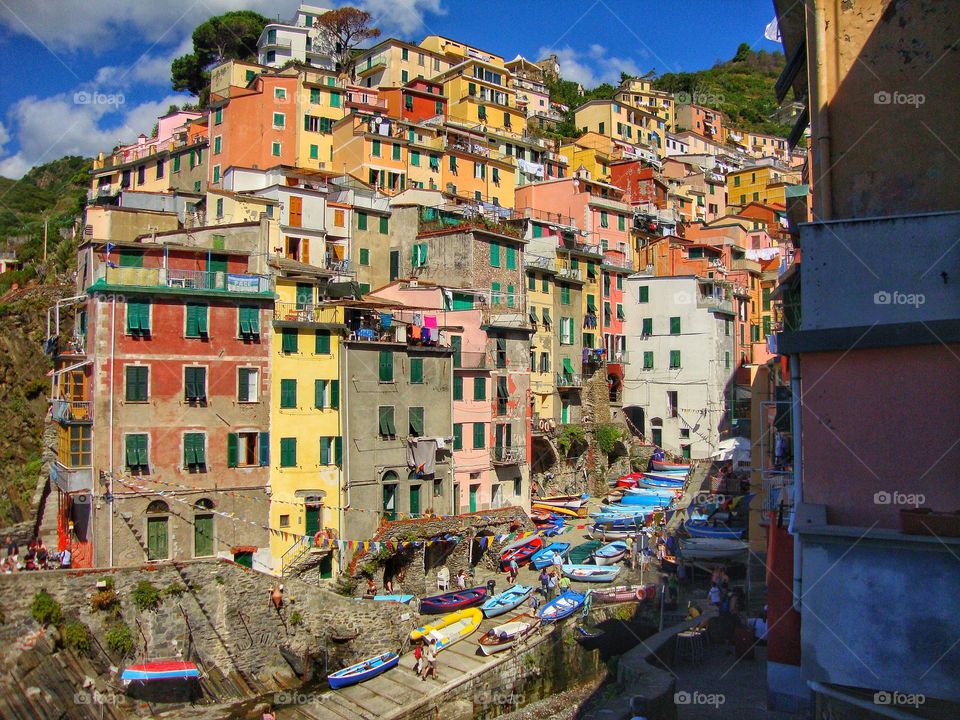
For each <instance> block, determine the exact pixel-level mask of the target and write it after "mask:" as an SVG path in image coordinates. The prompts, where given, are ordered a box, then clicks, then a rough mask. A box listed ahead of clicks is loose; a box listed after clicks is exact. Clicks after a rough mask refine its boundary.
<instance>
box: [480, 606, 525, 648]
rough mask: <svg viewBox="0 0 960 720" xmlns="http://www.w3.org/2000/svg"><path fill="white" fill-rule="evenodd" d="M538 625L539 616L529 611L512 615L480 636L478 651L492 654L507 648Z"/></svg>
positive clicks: (519, 640)
mask: <svg viewBox="0 0 960 720" xmlns="http://www.w3.org/2000/svg"><path fill="white" fill-rule="evenodd" d="M538 627H540V618H538V617H536V616H534V615H530V614H529V613H521V614H520V615H514V616H513V617H512V618H510V619H509V620H507V622H505V623H504V624H503V625H497V627H495V628H492V629H491V630H490V631H488V632H487V633H486V634H485V635H484V636H483V637H482V638H480V652H481V653H483V654H484V655H493V654H494V653H498V652H503V651H504V650H509V649H510V648H512V647H513V646H514V645H516V644H517V643H519V642H521V641H522V640H523V639H524V638H525V637H527V635H529V634H530V633H532V632H533V631H534V630H536V629H537V628H538Z"/></svg>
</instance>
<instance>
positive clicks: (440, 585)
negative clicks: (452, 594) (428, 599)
mask: <svg viewBox="0 0 960 720" xmlns="http://www.w3.org/2000/svg"><path fill="white" fill-rule="evenodd" d="M449 589H450V570H449V569H448V568H447V567H446V566H444V567H442V568H440V571H439V572H438V573H437V590H449Z"/></svg>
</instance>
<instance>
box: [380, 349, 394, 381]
mask: <svg viewBox="0 0 960 720" xmlns="http://www.w3.org/2000/svg"><path fill="white" fill-rule="evenodd" d="M380 382H393V353H392V352H390V351H389V350H381V351H380Z"/></svg>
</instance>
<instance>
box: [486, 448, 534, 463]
mask: <svg viewBox="0 0 960 720" xmlns="http://www.w3.org/2000/svg"><path fill="white" fill-rule="evenodd" d="M490 451H491V455H492V457H493V462H495V463H504V464H507V465H518V464H520V463H522V462H523V461H524V460H525V459H526V452H525V449H524V447H523V446H522V445H511V446H509V447H507V446H500V445H495V446H494V447H492V448H490Z"/></svg>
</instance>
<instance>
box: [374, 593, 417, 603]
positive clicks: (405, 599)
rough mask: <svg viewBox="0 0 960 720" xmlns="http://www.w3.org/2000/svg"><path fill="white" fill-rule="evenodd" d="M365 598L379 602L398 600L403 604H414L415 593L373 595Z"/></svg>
mask: <svg viewBox="0 0 960 720" xmlns="http://www.w3.org/2000/svg"><path fill="white" fill-rule="evenodd" d="M366 599H367V600H380V601H381V602H398V603H403V604H404V605H414V604H415V601H416V599H417V596H416V595H374V596H373V597H368V598H366Z"/></svg>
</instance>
